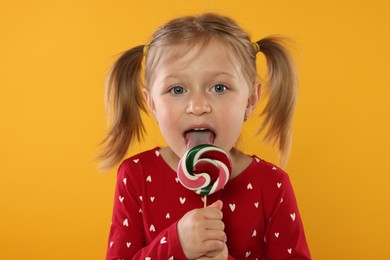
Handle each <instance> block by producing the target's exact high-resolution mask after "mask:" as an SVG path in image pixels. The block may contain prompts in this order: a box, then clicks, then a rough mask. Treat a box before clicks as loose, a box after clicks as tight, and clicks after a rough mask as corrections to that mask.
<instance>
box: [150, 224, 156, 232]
mask: <svg viewBox="0 0 390 260" xmlns="http://www.w3.org/2000/svg"><path fill="white" fill-rule="evenodd" d="M149 231H150V232H156V228H155V227H154V225H153V224H152V225H150V228H149Z"/></svg>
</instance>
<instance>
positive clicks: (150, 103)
mask: <svg viewBox="0 0 390 260" xmlns="http://www.w3.org/2000/svg"><path fill="white" fill-rule="evenodd" d="M142 93H143V94H144V98H145V102H146V105H148V108H149V110H150V112H152V113H153V115H154V116H156V113H155V112H156V106H155V105H154V101H153V98H152V95H151V94H150V93H149V91H148V90H147V89H146V88H144V89H142Z"/></svg>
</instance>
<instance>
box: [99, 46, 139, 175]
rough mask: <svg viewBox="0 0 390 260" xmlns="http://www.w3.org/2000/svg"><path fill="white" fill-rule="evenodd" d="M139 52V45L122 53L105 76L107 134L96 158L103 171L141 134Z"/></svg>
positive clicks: (116, 160) (119, 158)
mask: <svg viewBox="0 0 390 260" xmlns="http://www.w3.org/2000/svg"><path fill="white" fill-rule="evenodd" d="M143 50H144V46H143V45H141V46H137V47H134V48H132V49H130V50H128V51H126V52H124V53H123V54H122V56H121V57H120V58H119V59H118V60H117V61H116V63H115V64H114V66H113V68H112V70H111V72H110V74H109V78H108V83H107V87H106V96H105V103H106V112H107V117H108V124H109V131H108V135H107V137H106V138H105V139H104V140H103V142H102V144H103V146H104V148H103V151H102V153H101V155H100V156H99V158H98V159H99V160H100V161H101V164H100V168H101V169H103V170H104V169H109V168H111V167H113V166H115V164H117V163H118V162H119V161H120V160H122V159H123V157H124V156H125V154H126V152H127V150H128V148H129V145H130V144H131V143H132V142H133V141H134V140H137V141H140V140H141V139H142V137H143V135H144V133H145V127H144V125H143V122H142V118H141V111H144V112H146V106H145V103H144V99H143V96H142V86H143V83H142V77H141V70H142V58H143Z"/></svg>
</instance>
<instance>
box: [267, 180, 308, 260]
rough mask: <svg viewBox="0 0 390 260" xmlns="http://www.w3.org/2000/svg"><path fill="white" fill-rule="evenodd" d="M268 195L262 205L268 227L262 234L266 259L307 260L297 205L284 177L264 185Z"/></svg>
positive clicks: (289, 183) (290, 187)
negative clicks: (264, 207) (264, 205)
mask: <svg viewBox="0 0 390 260" xmlns="http://www.w3.org/2000/svg"><path fill="white" fill-rule="evenodd" d="M267 186H268V188H267V190H265V192H266V193H268V194H272V195H271V199H270V200H269V202H268V203H267V204H266V205H267V206H266V207H267V208H268V209H266V211H267V212H268V213H267V215H268V216H267V217H268V225H267V228H266V232H265V242H266V255H267V257H266V259H268V260H273V259H278V260H281V259H289V260H290V259H295V260H307V259H311V256H310V252H309V248H308V245H307V242H306V238H305V234H304V230H303V224H302V220H301V217H300V214H299V211H298V206H297V202H296V199H295V195H294V192H293V189H292V186H291V182H290V179H289V177H288V175H287V174H285V173H282V174H281V175H278V177H277V178H275V179H273V183H270V185H267Z"/></svg>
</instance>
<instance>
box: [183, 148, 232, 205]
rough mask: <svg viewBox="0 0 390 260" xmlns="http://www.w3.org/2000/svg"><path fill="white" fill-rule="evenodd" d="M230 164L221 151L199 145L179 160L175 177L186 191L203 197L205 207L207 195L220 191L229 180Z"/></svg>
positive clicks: (224, 153)
mask: <svg viewBox="0 0 390 260" xmlns="http://www.w3.org/2000/svg"><path fill="white" fill-rule="evenodd" d="M230 172H231V162H230V158H229V156H228V155H227V154H226V152H225V151H223V150H222V149H220V148H218V147H216V146H214V145H210V144H201V145H197V146H195V147H193V148H191V149H190V150H188V151H187V152H186V153H185V154H184V155H183V157H182V158H181V159H180V162H179V165H178V169H177V177H178V179H179V181H180V183H181V184H182V185H183V186H184V187H186V188H187V189H190V190H193V191H195V192H196V193H197V194H200V195H204V196H205V197H204V198H205V200H204V204H205V206H206V204H207V202H206V199H207V197H206V196H207V195H209V194H212V193H214V192H217V191H219V190H220V189H222V188H223V187H224V186H225V184H226V183H227V182H228V180H229V176H230Z"/></svg>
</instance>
